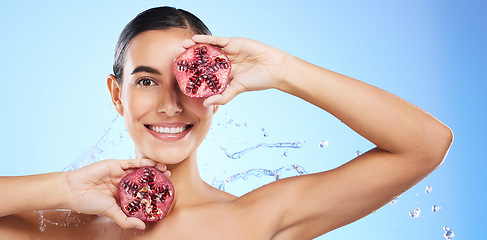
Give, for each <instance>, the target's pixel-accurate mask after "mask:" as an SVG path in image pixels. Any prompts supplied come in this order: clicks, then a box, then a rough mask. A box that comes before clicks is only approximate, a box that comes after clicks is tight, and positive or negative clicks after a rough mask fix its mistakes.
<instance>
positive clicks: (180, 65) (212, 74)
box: [173, 43, 232, 98]
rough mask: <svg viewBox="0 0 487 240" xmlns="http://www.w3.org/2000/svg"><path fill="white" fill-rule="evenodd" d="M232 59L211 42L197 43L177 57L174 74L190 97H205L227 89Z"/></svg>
mask: <svg viewBox="0 0 487 240" xmlns="http://www.w3.org/2000/svg"><path fill="white" fill-rule="evenodd" d="M231 68H232V65H231V63H230V59H228V57H227V55H225V54H224V53H223V52H222V51H221V50H220V49H218V48H216V47H214V46H212V45H209V44H202V43H200V44H196V45H194V46H191V47H190V48H188V49H187V50H186V51H185V52H183V53H182V54H181V55H179V57H178V58H177V59H176V61H175V62H174V65H173V71H174V75H175V76H176V79H177V81H178V84H179V87H180V88H181V90H182V91H183V93H184V94H186V95H187V96H189V97H192V98H203V97H209V96H212V95H215V94H220V93H222V92H223V91H225V88H226V87H227V85H228V82H229V79H230V72H231Z"/></svg>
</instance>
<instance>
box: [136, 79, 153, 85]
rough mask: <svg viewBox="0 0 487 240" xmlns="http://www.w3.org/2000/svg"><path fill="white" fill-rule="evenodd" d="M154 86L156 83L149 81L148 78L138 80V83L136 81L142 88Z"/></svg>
mask: <svg viewBox="0 0 487 240" xmlns="http://www.w3.org/2000/svg"><path fill="white" fill-rule="evenodd" d="M156 84H157V83H156V82H155V81H154V80H152V79H149V78H143V79H140V80H139V81H137V85H141V86H144V87H149V86H152V85H156Z"/></svg>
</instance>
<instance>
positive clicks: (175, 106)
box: [158, 91, 183, 117]
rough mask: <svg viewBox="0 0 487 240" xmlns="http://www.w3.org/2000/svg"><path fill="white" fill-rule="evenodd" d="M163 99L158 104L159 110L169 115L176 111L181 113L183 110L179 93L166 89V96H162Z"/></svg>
mask: <svg viewBox="0 0 487 240" xmlns="http://www.w3.org/2000/svg"><path fill="white" fill-rule="evenodd" d="M161 100H162V102H161V103H160V104H159V106H158V112H160V113H165V114H166V115H168V116H169V117H172V116H174V115H175V114H176V113H181V112H182V111H183V107H182V106H181V103H180V101H179V98H178V95H177V93H175V92H174V91H165V93H164V97H162V98H161Z"/></svg>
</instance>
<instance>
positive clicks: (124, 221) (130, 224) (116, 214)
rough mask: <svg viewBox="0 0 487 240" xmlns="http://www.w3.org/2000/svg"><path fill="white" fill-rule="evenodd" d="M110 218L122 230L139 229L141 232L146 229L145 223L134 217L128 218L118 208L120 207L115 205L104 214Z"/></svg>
mask: <svg viewBox="0 0 487 240" xmlns="http://www.w3.org/2000/svg"><path fill="white" fill-rule="evenodd" d="M103 215H105V216H107V217H109V218H111V219H112V220H113V221H114V222H115V223H116V224H118V225H119V226H120V227H121V228H124V229H127V228H137V229H139V230H144V229H145V223H144V222H143V221H142V220H140V219H138V218H134V217H127V215H125V213H123V212H122V210H121V209H120V208H119V207H118V205H113V206H112V207H111V208H109V209H108V210H107V211H105V213H104V214H103Z"/></svg>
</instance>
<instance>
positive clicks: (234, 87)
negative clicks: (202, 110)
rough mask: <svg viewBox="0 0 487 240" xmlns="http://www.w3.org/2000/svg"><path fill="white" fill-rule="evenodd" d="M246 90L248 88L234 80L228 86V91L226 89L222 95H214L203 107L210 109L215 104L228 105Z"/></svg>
mask: <svg viewBox="0 0 487 240" xmlns="http://www.w3.org/2000/svg"><path fill="white" fill-rule="evenodd" d="M245 89H246V87H245V86H244V85H242V84H241V83H240V82H238V81H235V79H233V80H232V81H231V82H230V84H229V85H228V87H227V89H225V91H223V93H222V94H219V95H213V96H211V97H208V98H207V99H205V101H204V102H203V106H205V107H208V106H210V105H215V104H218V105H224V104H227V103H228V102H230V100H232V99H233V98H234V97H235V96H237V95H238V94H240V93H242V92H244V91H245Z"/></svg>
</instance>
